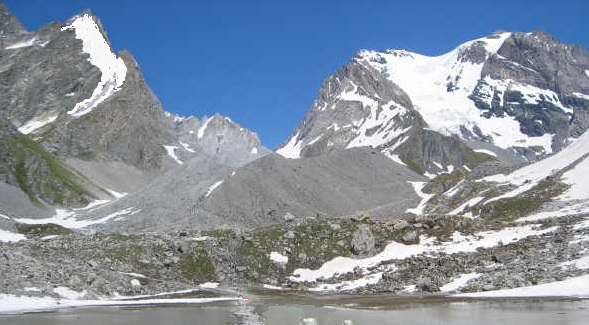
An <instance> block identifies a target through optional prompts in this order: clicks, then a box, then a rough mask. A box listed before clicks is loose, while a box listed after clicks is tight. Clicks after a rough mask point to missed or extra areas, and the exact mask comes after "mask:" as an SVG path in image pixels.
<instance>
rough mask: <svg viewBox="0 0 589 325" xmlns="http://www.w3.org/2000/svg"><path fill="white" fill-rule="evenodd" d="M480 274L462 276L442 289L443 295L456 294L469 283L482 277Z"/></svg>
mask: <svg viewBox="0 0 589 325" xmlns="http://www.w3.org/2000/svg"><path fill="white" fill-rule="evenodd" d="M481 275H482V274H480V273H467V274H461V275H460V276H459V277H458V278H457V279H455V280H454V281H452V282H450V283H446V284H444V285H443V286H441V287H440V291H441V292H442V293H447V292H454V291H457V290H458V289H460V288H462V287H464V286H465V285H466V283H468V281H470V280H473V279H477V278H479V277H481Z"/></svg>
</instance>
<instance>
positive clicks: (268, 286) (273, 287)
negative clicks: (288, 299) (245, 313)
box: [262, 284, 284, 290]
mask: <svg viewBox="0 0 589 325" xmlns="http://www.w3.org/2000/svg"><path fill="white" fill-rule="evenodd" d="M262 288H264V289H268V290H284V288H283V287H277V286H273V285H270V284H262Z"/></svg>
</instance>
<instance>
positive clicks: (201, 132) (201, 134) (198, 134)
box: [196, 117, 213, 139]
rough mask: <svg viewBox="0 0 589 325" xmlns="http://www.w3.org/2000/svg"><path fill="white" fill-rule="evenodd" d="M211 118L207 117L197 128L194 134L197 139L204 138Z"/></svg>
mask: <svg viewBox="0 0 589 325" xmlns="http://www.w3.org/2000/svg"><path fill="white" fill-rule="evenodd" d="M212 119H213V118H212V117H209V118H208V119H206V121H205V122H204V123H203V125H202V126H201V127H200V128H198V131H197V132H196V137H197V138H199V139H202V137H204V136H205V131H206V129H207V126H208V125H209V122H211V120H212Z"/></svg>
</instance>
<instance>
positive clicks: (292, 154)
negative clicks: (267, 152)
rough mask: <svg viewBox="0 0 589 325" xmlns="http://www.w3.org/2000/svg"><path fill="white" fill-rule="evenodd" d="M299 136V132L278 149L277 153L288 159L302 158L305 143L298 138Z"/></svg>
mask: <svg viewBox="0 0 589 325" xmlns="http://www.w3.org/2000/svg"><path fill="white" fill-rule="evenodd" d="M298 138H299V132H297V133H296V134H295V135H293V136H292V137H291V138H290V140H289V141H288V143H287V144H285V145H284V146H283V147H282V148H280V149H278V150H276V153H277V154H279V155H281V156H282V157H284V158H288V159H297V158H301V146H302V145H303V142H302V141H300V140H298Z"/></svg>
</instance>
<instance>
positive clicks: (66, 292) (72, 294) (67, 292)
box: [53, 287, 86, 300]
mask: <svg viewBox="0 0 589 325" xmlns="http://www.w3.org/2000/svg"><path fill="white" fill-rule="evenodd" d="M53 292H55V293H57V294H58V295H60V296H61V297H62V298H65V299H71V300H79V299H82V298H83V297H84V296H85V295H86V290H84V291H75V290H72V289H70V288H68V287H57V288H53Z"/></svg>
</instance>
